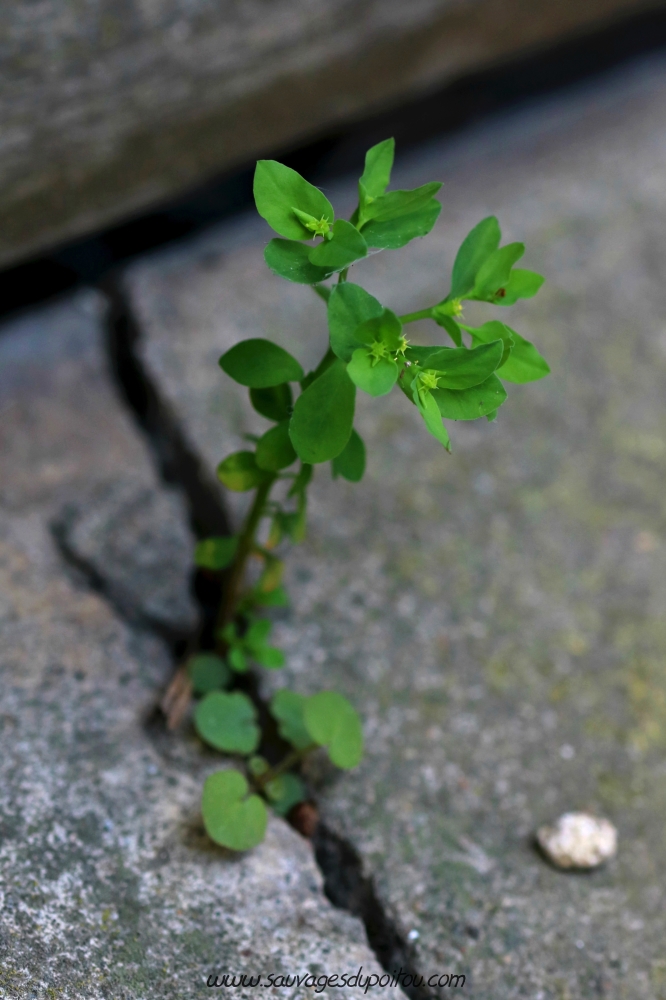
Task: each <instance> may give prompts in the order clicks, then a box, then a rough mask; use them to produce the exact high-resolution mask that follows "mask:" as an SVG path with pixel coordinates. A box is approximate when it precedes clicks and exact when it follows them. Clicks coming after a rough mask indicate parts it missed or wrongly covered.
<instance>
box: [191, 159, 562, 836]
mask: <svg viewBox="0 0 666 1000" xmlns="http://www.w3.org/2000/svg"><path fill="white" fill-rule="evenodd" d="M394 146H395V144H394V141H393V139H386V140H385V141H384V142H380V143H377V145H375V146H373V147H372V148H371V149H369V150H368V152H367V154H366V157H365V166H364V170H363V174H362V175H361V178H360V180H359V184H358V205H357V206H356V208H355V210H354V212H353V213H352V215H351V217H350V219H349V220H346V219H342V218H338V219H336V218H335V215H334V211H333V206H332V205H331V204H330V202H329V201H328V199H327V198H326V196H325V195H324V194H323V193H322V192H321V191H320V190H319V189H318V188H316V187H314V185H312V184H310V183H309V182H308V181H306V180H305V178H303V177H301V176H300V174H298V173H297V172H296V171H295V170H292V169H291V168H290V167H287V166H285V165H284V164H281V163H278V162H276V161H275V160H260V161H259V163H258V164H257V169H256V173H255V178H254V194H255V201H256V205H257V209H258V211H259V213H260V215H261V216H262V217H263V218H264V219H265V220H266V222H267V223H268V224H269V225H270V226H271V227H272V228H273V230H274V231H275V232H276V233H277V234H278V235H277V237H276V238H272V239H270V240H269V241H268V243H267V246H266V248H265V251H264V256H265V260H266V264H267V265H268V267H269V268H270V269H271V271H272V272H273V273H274V274H275V275H277V276H279V277H281V278H284V279H286V280H287V281H291V282H296V283H298V284H303V285H310V286H311V288H312V291H313V292H314V293H315V295H313V296H312V297H311V307H312V309H313V310H314V309H315V308H316V307H317V304H318V300H319V307H321V301H322V300H323V302H324V303H325V304H326V310H327V319H328V334H329V336H328V344H322V357H321V361H320V362H319V364H318V365H317V366H316V367H315V368H314V369H313V370H312V371H309V372H307V374H306V373H305V372H304V371H303V368H302V367H301V365H300V364H299V362H298V361H297V360H296V359H295V358H294V357H292V355H291V354H289V353H288V352H287V351H285V350H284V349H283V348H282V347H280V346H278V345H277V344H274V343H273V342H272V341H270V340H265V339H261V338H253V339H251V340H245V341H242V342H241V343H239V344H236V345H235V346H234V347H232V348H231V349H230V350H228V351H227V352H226V353H225V354H224V355H223V356H222V358H221V359H220V366H221V368H222V370H223V371H224V372H225V373H226V374H227V375H229V376H230V377H231V378H232V379H234V380H235V381H236V382H237V383H239V384H240V385H242V386H245V387H247V388H248V389H249V395H250V403H251V405H252V407H253V410H254V412H255V414H258V418H257V419H259V418H261V419H263V420H267V421H270V425H269V426H268V427H266V425H265V424H264V425H261V426H259V427H257V428H255V427H253V428H251V429H252V431H253V433H252V434H247V435H245V438H246V440H248V441H250V442H252V447H251V448H250V447H248V448H247V449H245V450H243V451H237V452H235V453H234V454H231V455H228V456H227V457H226V458H225V459H224V460H223V461H222V462H221V463H220V465H219V466H218V469H217V475H218V479H219V480H220V482H221V483H222V485H223V486H224V487H226V488H227V489H229V490H234V491H238V492H244V491H245V492H252V497H251V498H249V499H248V502H247V504H246V505H245V509H246V513H245V519H244V521H243V524H242V525H241V527H240V528H239V529H238V531H237V532H236V533H235V534H233V535H232V536H231V537H223V536H222V534H218V535H213V536H212V537H208V538H203V539H202V540H200V541H199V542H198V543H197V546H196V550H195V563H196V565H197V567H199V568H200V570H202V571H203V572H204V576H206V577H207V586H209V585H210V584H211V583H212V585H213V586H215V585H216V584H220V585H224V591H223V594H222V598H221V603H220V606H219V608H218V609H217V613H216V616H215V624H212V623H211V624H208V620H207V622H206V623H205V627H204V628H203V629H202V636H203V637H204V638H205V641H206V643H209V642H210V640H211V633H213V634H214V639H215V649H214V650H211V651H206V652H199V653H197V654H195V655H193V656H190V657H189V658H188V659H187V677H188V678H189V681H190V684H191V687H192V690H193V692H194V694H195V695H197V696H200V698H201V700H200V701H199V703H198V705H197V706H196V709H195V712H194V724H195V727H196V729H197V732H198V733H199V735H200V736H201V738H202V739H203V740H205V741H206V743H208V744H209V745H210V746H212V747H214V748H215V749H217V750H220V751H222V752H224V753H231V754H238V755H241V756H244V757H245V758H246V763H245V764H244V767H245V771H246V777H245V776H243V775H242V774H240V773H239V772H238V771H221V772H219V773H217V774H214V775H212V776H211V777H210V778H209V779H208V781H207V782H206V785H205V787H204V797H203V804H202V810H203V816H204V823H205V826H206V830H207V831H208V833H209V835H210V836H211V837H212V839H213V840H215V841H216V842H217V843H219V844H223V845H224V846H226V847H229V848H231V849H233V850H245V849H247V848H248V847H252V846H254V845H255V844H257V843H259V841H260V840H261V839H262V837H263V835H264V831H265V828H266V820H267V811H266V806H267V805H270V806H271V808H272V809H273V810H274V811H275V812H276V813H278V814H279V815H286V814H287V813H288V812H289V810H290V809H292V808H293V806H295V805H296V804H297V803H299V802H302V801H303V800H304V799H305V798H306V794H307V792H306V788H305V785H304V783H303V781H302V780H301V778H300V777H299V775H298V774H297V773H296V771H297V769H298V766H299V764H300V761H301V760H302V758H303V757H304V756H305V755H306V754H308V753H311V752H312V751H313V750H317V749H318V748H325V749H326V750H327V752H328V754H329V757H330V759H331V761H332V762H333V764H335V765H336V766H338V767H341V768H352V767H355V766H356V765H357V764H358V763H359V761H360V760H361V756H362V753H363V733H362V726H361V720H360V718H359V716H358V715H357V713H356V711H355V709H354V708H353V706H352V705H351V704H350V702H349V701H347V699H346V698H343V697H342V695H340V694H338V693H337V692H335V691H322V692H320V693H318V694H314V695H310V696H306V695H304V694H301V693H299V692H295V691H289V690H286V689H282V690H280V691H278V692H277V694H275V695H274V696H273V698H272V700H271V703H270V716H271V718H270V719H269V730H268V733H267V734H266V739H265V741H264V745H265V747H266V755H267V756H266V757H264V756H259V755H258V754H257V753H256V750H257V748H258V747H259V744H260V742H261V737H262V734H261V731H260V727H259V718H260V717H261V718H262V719H265V718H266V713H265V712H263V711H262V712H260V713H258V712H257V709H256V707H255V705H254V704H253V702H252V701H251V700H250V698H249V697H248V696H247V694H245V693H243V692H242V691H239V690H235V691H234V690H226V689H227V688H231V687H233V684H234V681H236V682H237V683H238V682H240V683H241V684H242V685H243V686H244V687H246V688H247V689H248V690H259V685H256V686H255V684H254V682H252V681H250V679H249V678H245V679H244V680H243V678H239V677H238V675H243V674H247V673H248V671H251V670H254V669H256V668H257V667H263V668H268V669H275V668H279V667H281V666H282V665H283V664H284V662H285V656H284V653H283V652H282V650H280V649H278V648H277V647H275V646H272V645H270V644H269V637H270V633H271V627H272V623H271V621H270V620H269V618H268V617H262V614H266V613H267V612H265V611H262V609H265V608H271V607H275V608H277V607H280V606H284V605H285V604H286V603H287V596H286V592H285V590H284V587H283V582H282V581H283V571H284V564H283V560H282V551H281V547H282V546H284V545H286V543H287V542H299V541H302V540H303V538H304V537H305V533H306V520H307V495H308V488H309V485H310V482H311V480H312V476H313V472H314V467H315V466H316V465H319V464H321V463H322V462H329V461H330V463H331V475H332V477H333V479H338V478H339V477H342V478H343V479H346V480H347V481H348V482H350V483H357V482H358V481H359V480H360V479H361V478H362V477H363V474H364V471H365V466H366V458H367V456H366V447H365V445H364V443H363V440H362V439H361V437H360V436H359V434H358V432H357V431H356V430H355V429H354V427H353V424H354V414H355V404H356V390H357V388H358V389H360V390H361V391H362V392H363V393H366V394H368V395H369V396H372V397H374V396H388V395H389V394H390V393H391V392H392V391H393V389H394V387H395V386H397V387H399V388H400V389H401V390H402V393H403V394H404V396H405V397H406V398H407V400H408V401H409V403H410V404H412V405H414V407H415V411H413V412H414V416H415V418H416V419H418V418H419V417H420V419H421V420H422V421H423V424H424V426H425V430H426V431H427V432H428V433H429V434H431V435H432V436H433V437H434V438H435V439H436V440H437V441H438V443H439V444H440V445H441V446H442V447H443V448H444V449H446V450H447V451H450V450H451V441H450V438H449V431H448V429H447V427H446V426H445V424H444V421H459V420H477V419H479V418H486V419H487V420H488V421H491V422H492V421H494V420H495V419H496V418H497V415H498V412H499V411H500V409H501V407H502V405H503V404H504V402H505V400H506V398H507V392H506V388H505V383H512V382H522V383H526V382H532V381H536V380H537V379H540V378H543V377H544V376H545V375H547V374H548V372H549V368H548V365H547V363H546V361H545V360H544V359H543V358H542V357H541V355H540V354H539V352H538V350H537V349H536V347H534V345H533V344H531V343H530V342H529V341H528V340H526V339H525V338H524V337H523V336H521V335H520V334H518V333H517V332H516V331H515V330H512V329H511V327H509V326H508V325H507V324H506V323H504V322H503V321H502V319H500V318H498V317H497V314H495V315H493V314H491V315H490V316H489V318H488V319H487V320H486V321H485V322H482V321H477V322H479V324H480V325H478V326H471V325H469V323H467V322H466V320H465V316H464V309H465V303H466V302H467V301H476V302H481V303H485V304H486V307H490V308H494V307H496V306H501V307H502V308H504V307H506V306H510V305H513V304H514V303H515V302H517V301H518V300H519V299H529V298H530V297H531V296H533V295H535V294H536V292H537V291H538V290H539V288H540V287H541V284H542V282H543V278H542V277H541V276H540V275H538V274H536V273H535V272H533V271H529V270H525V269H521V268H517V267H516V266H515V265H516V263H517V262H518V261H519V260H520V259H521V257H522V256H523V254H524V252H525V248H524V246H523V244H522V243H518V242H514V243H509V244H507V245H505V246H501V245H500V244H501V240H502V234H501V232H500V227H499V223H498V221H497V219H496V218H495V217H494V216H490V217H488V218H486V219H483V220H482V221H481V222H479V223H478V225H476V226H475V227H474V229H472V231H471V232H470V233H469V234H468V235H467V236H466V237H465V239H464V240H463V242H462V244H461V246H460V249H459V250H458V253H457V254H456V257H455V260H454V262H453V268H452V273H451V282H450V286H449V290H448V292H447V282H446V280H445V278H444V276H442V287H441V289H440V290H439V293H438V295H439V298H438V301H436V302H432V303H430V304H426V305H424V307H423V308H421V309H419V310H418V311H416V312H412V313H407V314H405V315H399V314H398V313H397V311H396V309H395V302H396V300H397V299H398V289H395V290H393V289H392V290H391V303H390V305H391V306H392V308H389V307H388V306H387V305H386V304H385V303H383V302H380V301H379V300H378V299H377V298H375V297H374V296H373V295H371V294H370V293H369V292H368V291H366V290H365V289H364V288H362V287H361V285H360V284H358V283H352V282H351V281H348V280H347V279H348V271H349V269H350V267H352V266H354V267H355V268H356V270H355V272H354V274H355V276H356V275H358V277H359V279H360V278H361V277H362V274H363V267H364V260H365V258H366V257H367V256H368V255H369V252H372V253H374V252H378V251H380V250H396V249H399V248H400V247H403V246H405V245H406V244H407V243H409V242H410V241H411V240H413V239H415V238H417V237H421V236H425V235H427V234H428V233H429V232H430V230H431V229H432V227H433V226H434V225H435V222H436V221H437V218H438V216H439V213H440V211H441V205H440V202H439V201H438V200H437V196H438V195H439V192H440V189H441V184H440V183H439V182H438V181H432V182H430V183H427V184H422V185H421V186H420V187H418V188H415V189H413V190H394V191H390V190H388V187H389V184H390V180H391V169H392V166H393V157H394ZM331 279H333V280H331ZM475 308H476V307H475ZM504 315H506V314H504ZM475 318H476V317H475ZM416 320H432V321H433V325H432V327H431V330H430V334H429V335H428V334H426V335H425V337H426V338H427V343H425V344H423V343H422V344H418V343H413V342H412V340H411V338H410V336H409V333H410V329H409V324H411V323H412V322H414V321H416ZM316 328H317V326H316V322H315V321H314V320H313V324H312V330H313V331H314V330H316ZM442 341H444V342H442ZM527 391H530V390H527ZM359 398H360V399H361V397H359ZM370 405H374V404H372V403H370V401H368V400H362V399H361V404H360V408H361V414H360V419H361V420H366V419H367V418H366V414H365V409H364V407H365V406H370ZM370 426H371V425H370ZM369 458H370V461H372V453H370V456H369ZM297 463H299V464H297ZM394 466H395V473H396V475H399V474H400V470H401V467H402V463H401V462H400V455H399V454H396V456H395V462H394ZM330 488H333V489H335V488H336V487H330ZM250 562H251V565H252V572H251V573H247V572H246V570H247V567H248V564H249V563H250ZM211 573H216V574H217V576H212V577H211ZM268 614H270V612H268ZM185 687H186V688H187V687H188V686H187V685H185ZM185 693H186V694H187V690H186V692H185ZM276 730H277V731H276ZM280 743H282V744H283V746H284V745H286V747H287V750H286V752H285V754H284V755H283V757H282V759H281V760H278V761H277V762H276V763H274V762H273V754H274V752H275V747H276V744H277V745H279V744H280Z"/></svg>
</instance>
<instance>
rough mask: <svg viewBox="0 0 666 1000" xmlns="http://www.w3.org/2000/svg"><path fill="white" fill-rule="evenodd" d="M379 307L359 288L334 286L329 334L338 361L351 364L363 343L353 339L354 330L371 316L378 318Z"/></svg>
mask: <svg viewBox="0 0 666 1000" xmlns="http://www.w3.org/2000/svg"><path fill="white" fill-rule="evenodd" d="M382 312H383V309H382V306H381V305H380V303H379V302H378V301H377V299H375V298H373V296H372V295H370V294H369V293H368V292H366V291H365V289H364V288H361V286H360V285H354V284H353V283H352V282H351V281H344V282H343V283H342V284H341V285H340V284H338V285H335V286H334V287H333V290H332V292H331V295H330V297H329V300H328V330H329V333H330V338H331V350H332V351H333V353H334V354H335V355H336V357H338V358H340V360H341V361H350V360H351V356H352V354H353V352H354V351H355V350H356V348H357V347H361V346H362V345H363V341H360V340H358V339H357V338H356V330H357V329H358V328H359V326H361V324H362V323H364V322H365V321H366V320H368V319H372V317H373V316H381V314H382Z"/></svg>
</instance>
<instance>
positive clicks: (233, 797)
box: [201, 771, 268, 851]
mask: <svg viewBox="0 0 666 1000" xmlns="http://www.w3.org/2000/svg"><path fill="white" fill-rule="evenodd" d="M248 791H249V788H248V784H247V781H246V780H245V778H244V777H243V775H242V774H240V773H239V772H238V771H216V772H215V774H211V775H210V776H209V777H208V778H206V781H205V783H204V787H203V797H202V800H201V812H202V815H203V821H204V826H205V827H206V833H207V834H208V836H209V837H210V838H211V840H214V841H215V843H216V844H221V845H222V847H228V848H229V849H230V850H232V851H247V850H249V849H250V848H251V847H256V846H257V844H260V843H261V841H262V840H263V839H264V836H265V834H266V824H267V823H268V812H267V810H266V806H265V805H264V802H263V800H262V799H261V798H260V797H259V796H258V795H250V796H249V797H248V798H246V796H247V793H248Z"/></svg>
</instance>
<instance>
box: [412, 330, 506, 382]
mask: <svg viewBox="0 0 666 1000" xmlns="http://www.w3.org/2000/svg"><path fill="white" fill-rule="evenodd" d="M503 352H504V343H503V341H502V340H496V341H494V342H493V343H492V344H481V345H480V346H479V347H474V348H472V349H471V350H468V349H467V348H466V347H440V349H439V350H438V351H435V352H433V353H432V354H430V355H429V356H428V360H427V362H425V363H424V367H426V368H428V369H429V370H433V371H436V372H437V377H438V382H437V388H441V389H468V388H469V387H470V386H473V385H479V383H481V382H485V380H486V379H487V378H488V376H489V375H491V374H492V373H493V372H494V371H495V369H496V368H497V366H498V365H499V363H500V361H501V360H502V354H503ZM407 354H409V351H408V352H407Z"/></svg>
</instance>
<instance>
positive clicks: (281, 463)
mask: <svg viewBox="0 0 666 1000" xmlns="http://www.w3.org/2000/svg"><path fill="white" fill-rule="evenodd" d="M296 457H297V456H296V452H295V451H294V446H293V444H292V443H291V439H290V437H289V421H288V420H283V421H282V422H281V423H279V424H278V425H277V427H271V429H270V430H269V431H266V433H265V434H264V435H263V437H260V438H259V440H258V441H257V452H256V460H257V465H258V466H259V468H260V469H267V470H269V471H271V472H278V471H279V470H280V469H286V468H287V466H288V465H291V463H292V462H295V461H296Z"/></svg>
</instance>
